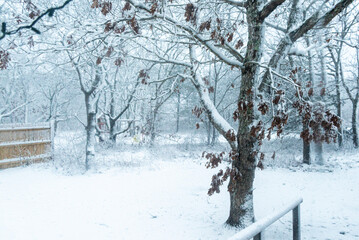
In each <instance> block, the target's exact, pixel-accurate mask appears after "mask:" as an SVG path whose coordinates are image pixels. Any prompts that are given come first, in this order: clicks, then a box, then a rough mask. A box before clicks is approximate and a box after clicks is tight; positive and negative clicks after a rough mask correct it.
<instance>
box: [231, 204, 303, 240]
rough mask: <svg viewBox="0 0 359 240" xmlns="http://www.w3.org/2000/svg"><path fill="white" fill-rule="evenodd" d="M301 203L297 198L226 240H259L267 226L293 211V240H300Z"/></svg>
mask: <svg viewBox="0 0 359 240" xmlns="http://www.w3.org/2000/svg"><path fill="white" fill-rule="evenodd" d="M302 202H303V198H298V199H297V200H295V201H293V202H292V203H291V204H289V205H288V206H286V207H285V208H283V209H281V210H280V211H278V212H276V213H273V214H272V215H269V216H267V217H265V218H262V219H261V220H259V221H257V222H255V223H253V224H252V225H250V226H248V227H247V228H245V229H243V230H242V231H240V232H239V233H237V234H235V235H234V236H232V237H230V238H229V239H228V240H249V239H252V238H253V239H254V240H261V239H262V236H261V235H262V232H263V231H264V229H266V228H267V227H268V226H269V225H271V224H273V223H274V222H275V221H277V220H278V219H280V218H281V217H283V216H284V215H286V214H287V213H288V212H290V211H293V240H300V204H301V203H302Z"/></svg>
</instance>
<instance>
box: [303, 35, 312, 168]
mask: <svg viewBox="0 0 359 240" xmlns="http://www.w3.org/2000/svg"><path fill="white" fill-rule="evenodd" d="M305 41H306V43H307V47H309V46H310V41H309V38H308V37H306V38H305ZM308 65H309V82H310V84H311V87H312V88H314V86H313V84H314V70H313V57H312V53H311V51H310V50H309V51H308ZM306 129H308V124H307V123H303V132H304V131H305V130H306ZM310 152H311V150H310V143H309V142H306V141H305V140H304V139H303V163H305V164H311V163H312V161H311V158H310Z"/></svg>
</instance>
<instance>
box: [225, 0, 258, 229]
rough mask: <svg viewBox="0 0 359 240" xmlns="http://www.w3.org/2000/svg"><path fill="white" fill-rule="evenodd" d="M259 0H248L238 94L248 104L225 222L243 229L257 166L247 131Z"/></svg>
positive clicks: (250, 213) (251, 111) (242, 119)
mask: <svg viewBox="0 0 359 240" xmlns="http://www.w3.org/2000/svg"><path fill="white" fill-rule="evenodd" d="M261 3H262V1H248V7H247V22H248V45H247V51H246V56H245V61H244V68H242V69H241V70H242V79H241V86H240V93H239V100H238V101H239V103H243V104H245V105H246V106H247V107H246V108H244V109H243V111H242V112H240V113H241V114H240V118H239V127H238V133H237V142H238V145H237V146H238V147H237V154H238V155H237V158H236V159H235V160H234V161H233V163H232V169H233V170H234V171H237V174H235V175H233V174H232V176H231V177H230V182H229V190H230V201H231V202H230V212H229V217H228V219H227V224H229V225H231V226H238V227H240V228H245V227H247V226H248V225H250V224H251V223H253V221H254V208H253V182H254V176H255V169H256V156H255V154H254V151H255V142H256V138H255V137H253V136H251V134H250V131H251V127H252V125H253V122H254V120H255V115H254V109H253V106H254V84H255V82H256V81H257V80H258V72H259V68H258V65H257V64H256V62H260V59H261V49H262V40H263V38H262V36H263V24H262V23H263V22H262V20H261V18H260V14H259V12H258V9H259V4H261Z"/></svg>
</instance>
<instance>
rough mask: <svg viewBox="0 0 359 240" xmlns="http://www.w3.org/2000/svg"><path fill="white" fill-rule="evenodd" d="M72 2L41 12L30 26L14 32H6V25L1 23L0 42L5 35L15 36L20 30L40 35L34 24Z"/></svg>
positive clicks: (69, 0) (19, 28)
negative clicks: (27, 30)
mask: <svg viewBox="0 0 359 240" xmlns="http://www.w3.org/2000/svg"><path fill="white" fill-rule="evenodd" d="M72 1H73V0H66V1H65V2H64V3H63V4H62V5H61V6H58V7H53V8H49V9H47V10H46V11H45V12H43V13H42V14H40V15H39V16H38V17H37V18H36V19H35V20H34V21H33V22H32V23H31V24H29V25H25V26H21V27H18V28H17V29H15V30H11V31H6V23H5V22H3V23H2V29H1V32H2V36H0V41H1V40H2V39H4V38H5V36H6V35H13V34H16V33H18V32H19V31H21V30H23V29H31V30H32V31H34V32H36V33H38V34H40V32H39V30H37V29H36V28H34V26H35V24H36V23H37V22H38V21H39V20H40V19H41V18H43V17H44V16H46V15H49V17H52V16H53V15H54V12H55V11H56V10H60V9H63V8H64V7H65V6H66V5H67V4H69V3H70V2H72Z"/></svg>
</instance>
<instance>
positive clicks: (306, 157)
mask: <svg viewBox="0 0 359 240" xmlns="http://www.w3.org/2000/svg"><path fill="white" fill-rule="evenodd" d="M306 129H308V125H307V124H305V123H303V132H304V131H305V130H306ZM302 141H303V163H305V164H311V162H312V161H311V158H310V143H309V142H307V141H305V140H304V139H302Z"/></svg>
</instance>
